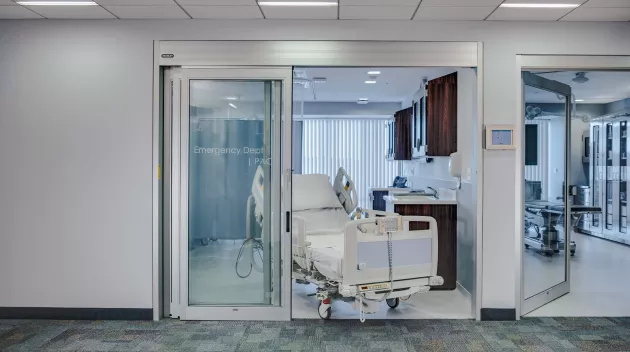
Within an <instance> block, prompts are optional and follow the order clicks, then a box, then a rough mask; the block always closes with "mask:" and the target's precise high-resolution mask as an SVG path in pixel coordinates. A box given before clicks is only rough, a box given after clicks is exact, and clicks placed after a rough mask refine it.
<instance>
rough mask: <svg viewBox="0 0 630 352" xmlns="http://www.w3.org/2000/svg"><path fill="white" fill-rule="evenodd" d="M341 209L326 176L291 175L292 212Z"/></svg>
mask: <svg viewBox="0 0 630 352" xmlns="http://www.w3.org/2000/svg"><path fill="white" fill-rule="evenodd" d="M341 207H342V206H341V203H340V202H339V198H337V195H336V194H335V191H334V190H333V187H332V185H331V184H330V178H329V177H328V175H323V174H308V175H297V174H294V175H293V211H300V210H307V209H324V208H341Z"/></svg>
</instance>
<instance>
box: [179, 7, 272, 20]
mask: <svg viewBox="0 0 630 352" xmlns="http://www.w3.org/2000/svg"><path fill="white" fill-rule="evenodd" d="M184 9H185V10H186V11H187V12H188V13H189V14H190V15H191V16H192V18H217V19H242V18H263V15H262V12H260V8H258V6H184Z"/></svg>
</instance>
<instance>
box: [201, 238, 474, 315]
mask: <svg viewBox="0 0 630 352" xmlns="http://www.w3.org/2000/svg"><path fill="white" fill-rule="evenodd" d="M241 245H242V241H236V242H234V241H217V242H211V243H210V244H209V245H208V246H205V247H204V246H198V247H196V248H195V249H194V250H193V251H191V252H190V254H189V256H190V272H189V278H190V282H189V284H190V288H189V294H190V302H191V303H192V304H227V305H229V304H252V303H254V304H262V303H263V302H264V291H265V290H264V286H263V275H262V273H260V272H258V271H256V270H252V272H251V274H250V275H249V276H248V277H247V278H239V277H238V276H237V275H236V267H235V264H236V258H237V256H238V253H239V250H240V248H241ZM256 260H257V262H258V263H261V260H260V258H256ZM248 272H249V264H248V262H247V258H245V257H244V258H243V259H242V261H241V265H240V266H239V273H240V274H241V275H242V276H245V274H247V273H248ZM314 292H315V287H314V286H312V285H298V284H293V293H292V316H293V318H295V319H320V318H319V315H318V313H317V305H318V303H319V302H318V300H317V298H316V297H308V296H307V295H308V294H309V293H314ZM471 317H472V314H471V302H470V296H469V295H467V294H463V293H461V292H460V291H459V290H454V291H431V292H429V293H425V294H417V295H414V296H412V297H411V298H410V299H409V300H407V301H403V302H401V303H400V305H399V306H398V308H396V309H389V307H388V306H387V305H386V304H385V302H383V303H382V305H381V308H380V310H379V312H378V313H375V314H369V315H367V319H470V318H471ZM358 318H359V313H358V312H357V311H355V310H354V309H353V308H352V304H351V303H345V302H334V303H333V314H332V319H358Z"/></svg>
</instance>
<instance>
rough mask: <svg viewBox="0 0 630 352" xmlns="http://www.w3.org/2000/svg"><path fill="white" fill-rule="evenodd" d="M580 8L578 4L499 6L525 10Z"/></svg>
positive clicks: (511, 4)
mask: <svg viewBox="0 0 630 352" xmlns="http://www.w3.org/2000/svg"><path fill="white" fill-rule="evenodd" d="M578 6H580V4H530V3H510V4H501V6H500V7H507V8H519V9H522V8H525V9H528V8H530V9H541V8H544V9H567V8H568V9H574V8H576V7H578Z"/></svg>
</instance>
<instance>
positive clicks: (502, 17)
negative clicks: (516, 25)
mask: <svg viewBox="0 0 630 352" xmlns="http://www.w3.org/2000/svg"><path fill="white" fill-rule="evenodd" d="M572 10H574V9H570V8H562V9H549V8H546V9H540V8H538V9H532V8H507V7H499V8H498V9H497V10H496V11H494V13H492V15H490V17H488V20H490V21H557V20H558V19H560V18H561V17H562V16H564V15H566V14H567V13H569V12H571V11H572Z"/></svg>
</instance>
